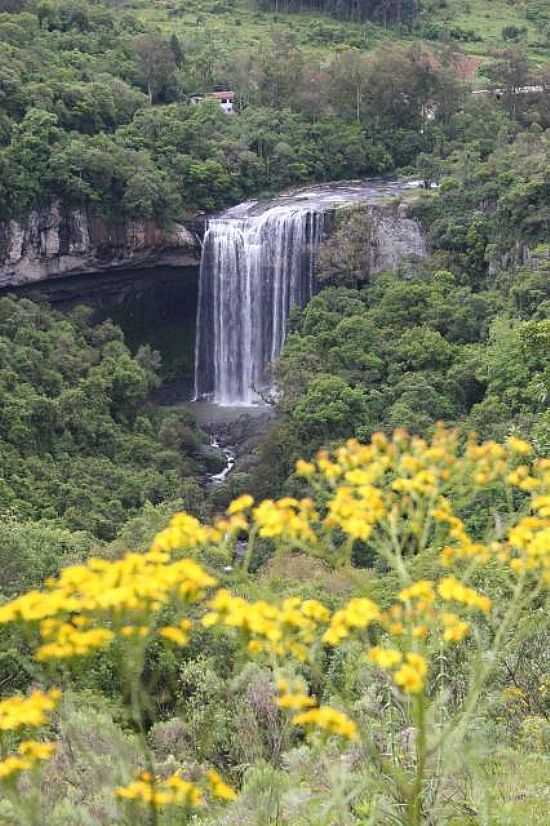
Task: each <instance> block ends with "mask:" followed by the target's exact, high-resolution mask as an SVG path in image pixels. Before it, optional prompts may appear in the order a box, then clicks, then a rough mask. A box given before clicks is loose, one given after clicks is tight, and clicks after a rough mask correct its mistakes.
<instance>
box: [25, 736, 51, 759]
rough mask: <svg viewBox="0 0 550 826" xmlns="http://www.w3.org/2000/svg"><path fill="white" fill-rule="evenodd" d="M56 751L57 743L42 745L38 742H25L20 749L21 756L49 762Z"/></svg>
mask: <svg viewBox="0 0 550 826" xmlns="http://www.w3.org/2000/svg"><path fill="white" fill-rule="evenodd" d="M55 750H56V744H55V743H42V742H39V741H37V740H23V741H22V742H21V743H20V744H19V747H18V751H19V753H20V754H22V755H24V756H25V757H29V758H31V759H32V760H49V759H50V757H52V755H53V754H54V753H55Z"/></svg>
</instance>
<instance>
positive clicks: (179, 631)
mask: <svg viewBox="0 0 550 826" xmlns="http://www.w3.org/2000/svg"><path fill="white" fill-rule="evenodd" d="M191 625H192V623H191V621H190V620H187V619H183V620H182V621H181V622H180V624H179V627H177V626H176V627H175V626H171V625H168V626H165V627H164V628H161V629H160V630H159V635H160V636H161V637H164V639H165V640H168V641H169V642H173V643H175V645H180V646H184V645H187V644H188V643H189V630H190V628H191Z"/></svg>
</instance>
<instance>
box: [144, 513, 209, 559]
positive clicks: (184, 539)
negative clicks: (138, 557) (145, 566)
mask: <svg viewBox="0 0 550 826" xmlns="http://www.w3.org/2000/svg"><path fill="white" fill-rule="evenodd" d="M211 538H212V528H210V527H208V526H207V525H202V524H201V523H200V522H199V520H198V519H195V517H194V516H190V515H189V514H188V513H177V514H176V515H175V516H174V517H173V518H172V519H171V521H170V525H169V526H168V527H167V528H166V529H165V530H163V531H161V532H160V533H158V534H157V535H156V537H155V539H154V542H153V545H152V548H151V550H152V551H189V550H193V549H195V548H197V547H200V546H201V545H206V544H207V543H208V542H210V540H211Z"/></svg>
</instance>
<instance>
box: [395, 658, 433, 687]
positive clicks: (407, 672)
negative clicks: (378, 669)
mask: <svg viewBox="0 0 550 826" xmlns="http://www.w3.org/2000/svg"><path fill="white" fill-rule="evenodd" d="M427 673H428V663H427V662H426V658H425V657H423V656H422V654H417V653H415V652H409V653H408V654H407V655H406V662H405V663H404V664H403V665H402V666H401V668H400V669H399V670H398V671H396V672H395V674H394V676H393V679H394V682H395V684H396V685H398V686H399V687H400V688H402V689H403V691H404V692H405V693H406V694H419V693H420V692H421V691H422V689H423V688H424V678H425V677H426V675H427Z"/></svg>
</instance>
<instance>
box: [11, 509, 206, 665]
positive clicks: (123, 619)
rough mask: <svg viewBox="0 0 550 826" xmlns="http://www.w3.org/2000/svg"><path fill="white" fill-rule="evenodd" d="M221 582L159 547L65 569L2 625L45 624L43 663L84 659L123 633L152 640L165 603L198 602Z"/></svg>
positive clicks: (21, 601) (14, 607)
mask: <svg viewBox="0 0 550 826" xmlns="http://www.w3.org/2000/svg"><path fill="white" fill-rule="evenodd" d="M185 524H186V523H185ZM156 544H157V543H156ZM215 582H216V581H215V579H214V578H213V577H211V576H210V575H209V574H207V573H206V571H204V569H203V568H202V567H201V566H200V565H198V564H197V563H196V562H194V561H193V560H191V559H178V560H172V559H171V558H170V556H169V555H168V554H167V553H165V552H164V551H159V550H158V549H157V550H151V551H149V552H148V553H145V554H137V553H128V554H126V555H125V556H124V557H123V558H122V559H120V560H116V561H108V560H103V559H95V558H92V559H90V560H88V562H87V563H86V564H83V565H75V566H71V567H68V568H64V569H63V570H62V571H61V573H60V575H59V577H58V578H57V579H54V580H49V581H48V582H47V583H46V588H45V589H44V590H43V591H31V592H30V593H27V594H24V595H23V596H21V597H18V598H17V599H15V600H12V601H11V602H8V603H7V604H5V605H3V606H1V607H0V623H7V622H13V621H17V620H23V621H26V622H35V621H38V622H40V626H39V630H40V635H41V637H42V641H43V645H42V646H41V647H39V648H38V651H37V654H36V656H37V658H38V659H39V660H48V659H53V658H55V659H63V658H67V657H73V656H79V655H84V654H87V653H89V652H91V651H95V650H97V649H99V648H103V647H105V646H106V645H108V644H109V643H110V642H111V641H112V640H113V639H114V637H115V636H116V634H117V633H120V634H121V636H122V637H130V636H132V635H136V636H146V635H147V633H148V632H149V629H148V622H149V621H150V619H151V615H152V614H154V613H156V612H158V611H159V610H160V609H161V608H162V606H163V605H165V604H167V603H168V602H170V601H171V600H172V599H174V598H177V599H178V600H179V601H180V602H195V601H197V600H199V599H201V598H202V597H203V595H204V594H205V592H206V591H207V589H208V588H210V587H211V586H213V585H214V584H215ZM187 630H188V626H186V625H185V624H184V625H183V626H182V627H181V628H180V629H179V631H180V632H181V633H180V634H179V644H184V643H183V639H184V636H185V633H186V631H187ZM163 636H165V637H166V636H169V635H167V634H166V633H165V634H163ZM172 638H173V639H174V634H173V632H172ZM174 641H175V640H174Z"/></svg>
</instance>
